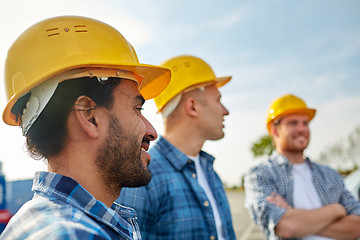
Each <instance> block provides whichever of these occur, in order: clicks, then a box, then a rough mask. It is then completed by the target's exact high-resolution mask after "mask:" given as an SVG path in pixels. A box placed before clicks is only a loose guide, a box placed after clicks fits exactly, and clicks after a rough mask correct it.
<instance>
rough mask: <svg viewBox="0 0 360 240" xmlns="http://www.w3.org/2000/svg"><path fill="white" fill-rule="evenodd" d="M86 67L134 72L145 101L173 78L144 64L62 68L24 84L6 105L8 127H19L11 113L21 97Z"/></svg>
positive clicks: (168, 73)
mask: <svg viewBox="0 0 360 240" xmlns="http://www.w3.org/2000/svg"><path fill="white" fill-rule="evenodd" d="M84 67H85V68H86V67H105V68H115V69H123V70H128V71H132V72H134V73H136V74H138V75H140V76H142V77H143V78H144V79H143V81H142V82H141V83H139V86H138V88H139V91H140V93H141V95H142V96H143V97H144V99H145V100H149V99H152V98H154V97H156V96H157V95H159V94H160V93H161V92H162V91H163V90H164V89H165V88H166V86H167V85H168V84H169V82H170V78H171V71H170V69H168V68H165V67H161V66H155V65H149V64H142V63H134V64H131V63H130V64H126V65H118V64H116V63H114V65H111V64H109V63H108V62H107V63H106V64H102V63H96V64H84V65H81V66H71V67H69V68H67V69H64V68H61V69H58V70H55V71H53V72H52V73H48V74H47V76H40V77H39V79H38V80H37V81H32V83H33V84H27V85H26V84H24V86H23V87H22V89H20V90H19V91H18V92H17V93H16V94H14V95H13V96H12V97H11V98H10V100H9V101H8V104H7V105H6V107H5V109H4V112H3V115H2V118H3V121H4V122H5V123H6V124H8V125H12V126H19V125H20V119H18V120H17V121H16V116H15V115H14V114H13V113H12V112H11V109H12V107H13V106H14V104H15V103H16V101H17V100H18V99H19V98H20V97H22V96H23V95H24V94H26V93H27V92H28V91H29V90H30V89H32V88H33V87H35V86H36V85H38V84H40V83H42V82H45V81H46V80H48V79H49V78H50V77H53V76H56V75H57V74H60V73H62V72H65V71H69V70H72V69H76V68H84Z"/></svg>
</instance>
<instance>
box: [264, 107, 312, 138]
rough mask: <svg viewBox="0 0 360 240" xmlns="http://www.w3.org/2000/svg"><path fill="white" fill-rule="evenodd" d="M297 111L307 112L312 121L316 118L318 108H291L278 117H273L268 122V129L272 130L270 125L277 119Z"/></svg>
mask: <svg viewBox="0 0 360 240" xmlns="http://www.w3.org/2000/svg"><path fill="white" fill-rule="evenodd" d="M295 113H303V114H306V115H307V116H308V117H309V121H311V120H312V119H313V118H314V116H315V114H316V109H313V108H301V109H291V110H288V111H285V112H283V113H282V114H280V115H278V116H276V118H273V119H272V120H271V121H269V122H268V124H267V129H268V131H269V132H270V129H271V128H270V126H271V124H272V123H273V122H274V121H275V120H276V119H281V118H282V117H284V116H285V115H289V114H295Z"/></svg>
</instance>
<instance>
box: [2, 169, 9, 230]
mask: <svg viewBox="0 0 360 240" xmlns="http://www.w3.org/2000/svg"><path fill="white" fill-rule="evenodd" d="M6 202H7V201H6V181H5V176H4V174H3V173H2V163H1V162H0V233H1V232H2V231H3V230H4V229H5V227H6V224H7V223H8V221H9V220H10V217H11V215H10V213H9V210H8V209H7V206H6Z"/></svg>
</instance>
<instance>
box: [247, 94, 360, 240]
mask: <svg viewBox="0 0 360 240" xmlns="http://www.w3.org/2000/svg"><path fill="white" fill-rule="evenodd" d="M267 113H268V117H267V128H268V131H269V133H270V135H271V137H272V140H273V144H274V145H275V149H276V151H275V152H274V153H273V154H272V155H271V157H270V158H269V159H268V160H267V161H266V162H264V163H261V164H259V165H258V166H256V167H254V168H253V169H251V170H250V172H249V174H248V175H247V176H246V177H245V193H246V207H247V208H248V209H249V212H250V215H251V217H252V218H253V220H254V221H255V223H256V224H258V225H259V226H260V227H261V228H262V230H263V232H264V235H265V237H266V239H300V238H301V239H306V240H310V239H313V240H316V239H319V240H320V239H357V238H359V237H360V228H359V225H360V203H359V202H358V201H356V200H355V199H354V197H353V196H352V195H351V194H350V193H349V192H348V191H347V190H346V189H345V187H344V183H343V179H342V177H341V176H340V175H339V174H338V173H337V172H336V171H335V170H333V169H331V168H329V167H326V166H322V165H319V164H317V163H314V162H312V161H310V159H309V158H308V157H306V156H304V150H305V149H306V147H307V146H308V144H309V139H310V130H309V122H310V121H311V120H312V119H313V117H314V115H315V110H314V109H311V108H308V107H307V106H306V104H305V102H304V101H303V100H302V99H300V98H298V97H296V96H294V95H291V94H287V95H284V96H282V97H280V98H277V99H275V100H274V101H273V102H272V103H271V104H270V106H269V109H268V112H267Z"/></svg>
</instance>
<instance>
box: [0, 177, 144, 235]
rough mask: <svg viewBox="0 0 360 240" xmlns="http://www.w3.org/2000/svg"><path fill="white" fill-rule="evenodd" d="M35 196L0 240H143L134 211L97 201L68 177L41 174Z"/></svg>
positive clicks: (12, 219)
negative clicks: (109, 206)
mask: <svg viewBox="0 0 360 240" xmlns="http://www.w3.org/2000/svg"><path fill="white" fill-rule="evenodd" d="M32 190H33V191H34V192H35V195H34V197H33V199H32V200H30V201H28V202H27V203H25V204H24V205H23V207H22V208H21V209H20V210H19V211H18V212H17V214H15V216H13V217H12V218H11V220H10V222H9V224H8V225H7V227H6V229H5V231H4V232H3V233H2V235H1V236H0V239H141V236H140V232H139V230H138V226H137V223H136V221H135V216H134V214H135V213H134V210H132V209H130V208H126V207H123V206H120V205H118V204H116V203H114V204H113V206H112V207H111V208H108V207H107V206H106V205H105V204H103V203H102V202H100V201H97V200H96V199H95V198H94V197H93V196H92V195H90V193H89V192H87V191H86V190H85V189H84V188H83V187H82V186H81V185H79V184H78V183H77V182H76V181H74V180H73V179H71V178H69V177H65V176H62V175H59V174H56V173H51V172H38V173H36V174H35V177H34V184H33V188H32Z"/></svg>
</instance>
